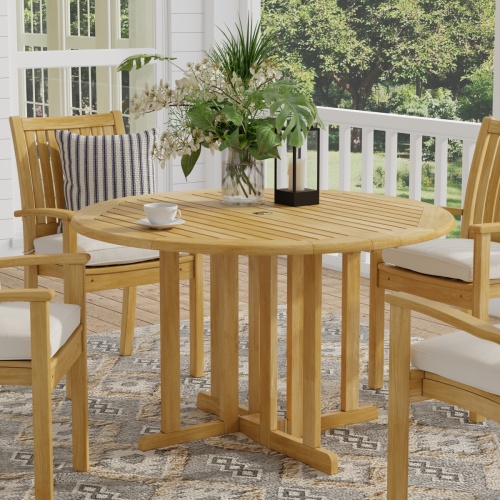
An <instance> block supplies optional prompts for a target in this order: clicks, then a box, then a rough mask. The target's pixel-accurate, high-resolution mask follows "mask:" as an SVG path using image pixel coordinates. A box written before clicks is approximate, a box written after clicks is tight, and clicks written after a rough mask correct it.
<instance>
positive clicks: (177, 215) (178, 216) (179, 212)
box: [174, 209, 181, 220]
mask: <svg viewBox="0 0 500 500" xmlns="http://www.w3.org/2000/svg"><path fill="white" fill-rule="evenodd" d="M180 218H181V211H180V210H179V209H177V210H176V211H175V219H174V220H179V219H180Z"/></svg>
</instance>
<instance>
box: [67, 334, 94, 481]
mask: <svg viewBox="0 0 500 500" xmlns="http://www.w3.org/2000/svg"><path fill="white" fill-rule="evenodd" d="M84 340H85V339H84ZM67 377H68V379H70V380H71V386H72V388H73V391H74V392H73V394H74V398H73V401H72V405H71V415H72V436H73V441H72V442H73V469H75V470H78V471H88V470H89V425H88V424H89V419H88V411H89V407H88V387H87V350H86V346H85V345H84V346H83V351H82V353H81V354H80V356H79V357H78V359H77V360H76V361H75V363H74V364H73V366H72V367H71V369H70V370H69V372H68V375H67Z"/></svg>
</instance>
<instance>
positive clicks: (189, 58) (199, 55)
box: [172, 51, 205, 81]
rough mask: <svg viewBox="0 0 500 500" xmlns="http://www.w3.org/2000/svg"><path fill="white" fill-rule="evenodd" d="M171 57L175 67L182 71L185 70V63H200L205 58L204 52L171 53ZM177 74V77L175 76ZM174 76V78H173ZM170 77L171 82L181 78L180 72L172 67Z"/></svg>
mask: <svg viewBox="0 0 500 500" xmlns="http://www.w3.org/2000/svg"><path fill="white" fill-rule="evenodd" d="M172 57H175V61H173V62H174V63H175V64H176V65H177V66H179V67H180V68H182V69H186V67H187V63H188V62H193V63H196V62H200V61H202V60H203V58H204V57H205V52H203V51H199V52H173V53H172ZM176 73H177V75H176ZM174 75H175V76H174ZM172 76H173V80H172V81H175V80H178V79H179V78H181V77H182V76H181V72H180V71H179V70H178V69H177V68H176V67H175V66H174V65H172Z"/></svg>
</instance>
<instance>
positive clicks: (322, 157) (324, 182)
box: [318, 125, 330, 189]
mask: <svg viewBox="0 0 500 500" xmlns="http://www.w3.org/2000/svg"><path fill="white" fill-rule="evenodd" d="M329 131H330V126H329V125H325V128H324V129H320V130H319V152H318V154H319V167H320V173H319V188H320V189H328V181H329V168H328V163H329V159H330V158H329V154H328V153H329V147H328V140H329V137H328V136H329Z"/></svg>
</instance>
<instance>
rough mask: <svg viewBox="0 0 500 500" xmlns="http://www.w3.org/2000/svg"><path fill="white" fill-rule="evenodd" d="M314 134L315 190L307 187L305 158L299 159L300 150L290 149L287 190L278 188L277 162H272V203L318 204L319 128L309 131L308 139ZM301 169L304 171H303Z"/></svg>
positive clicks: (299, 205)
mask: <svg viewBox="0 0 500 500" xmlns="http://www.w3.org/2000/svg"><path fill="white" fill-rule="evenodd" d="M311 134H314V138H315V141H316V188H315V189H312V188H310V187H307V186H306V184H307V164H308V162H307V160H308V159H307V158H301V155H302V153H301V149H299V148H296V147H292V158H291V163H290V164H289V169H288V176H289V179H288V180H289V182H288V188H278V187H277V185H278V160H276V159H275V160H274V202H275V203H279V204H280V205H288V206H290V207H301V206H304V205H317V204H318V203H319V175H320V161H319V158H320V151H319V146H320V144H319V128H318V127H313V128H311V129H310V130H309V133H308V139H309V136H310V135H311ZM303 169H304V170H305V171H303Z"/></svg>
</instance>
